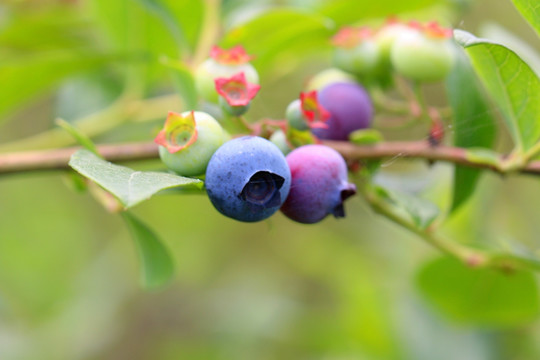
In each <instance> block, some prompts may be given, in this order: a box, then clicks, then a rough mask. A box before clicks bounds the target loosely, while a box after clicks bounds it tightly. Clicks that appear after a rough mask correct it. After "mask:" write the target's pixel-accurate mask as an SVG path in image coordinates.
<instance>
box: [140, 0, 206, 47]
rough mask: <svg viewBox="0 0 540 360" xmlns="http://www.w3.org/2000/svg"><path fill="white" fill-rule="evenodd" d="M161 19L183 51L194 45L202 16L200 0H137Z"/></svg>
mask: <svg viewBox="0 0 540 360" xmlns="http://www.w3.org/2000/svg"><path fill="white" fill-rule="evenodd" d="M137 1H139V2H140V3H142V4H144V5H145V6H146V7H147V8H148V9H150V10H152V11H153V12H154V14H155V15H156V16H157V17H158V18H160V19H161V21H162V22H163V24H164V25H165V26H166V27H167V29H168V30H169V33H170V34H171V35H172V36H173V37H174V39H175V40H176V43H177V44H178V45H179V48H181V49H182V50H183V51H188V50H189V46H190V45H196V43H197V42H196V41H195V40H196V36H197V35H198V32H199V30H200V25H201V23H202V18H203V2H202V1H201V0H137Z"/></svg>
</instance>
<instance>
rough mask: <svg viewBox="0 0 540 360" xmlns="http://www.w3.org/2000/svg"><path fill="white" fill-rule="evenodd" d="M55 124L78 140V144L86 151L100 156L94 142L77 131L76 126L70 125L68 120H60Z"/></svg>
mask: <svg viewBox="0 0 540 360" xmlns="http://www.w3.org/2000/svg"><path fill="white" fill-rule="evenodd" d="M55 123H56V125H58V126H60V127H61V128H62V129H64V130H66V132H67V133H68V134H69V135H71V136H73V138H74V139H75V140H77V142H78V143H79V144H80V145H81V146H83V147H84V148H85V149H86V150H88V151H91V152H92V153H94V154H96V155H98V156H99V153H98V151H97V148H96V145H95V144H94V143H93V142H92V140H90V138H89V137H88V136H86V135H85V134H83V133H81V132H80V131H79V129H77V128H76V127H75V126H73V125H72V124H70V123H68V122H67V121H66V120H64V119H60V118H59V119H56V121H55Z"/></svg>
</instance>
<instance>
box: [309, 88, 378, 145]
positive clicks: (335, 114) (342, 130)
mask: <svg viewBox="0 0 540 360" xmlns="http://www.w3.org/2000/svg"><path fill="white" fill-rule="evenodd" d="M318 100H319V103H320V104H321V105H322V106H323V107H324V108H325V109H326V110H327V111H328V112H329V113H330V118H329V119H328V120H327V121H326V125H327V127H326V128H317V129H311V131H312V132H313V134H315V136H317V137H318V138H321V139H327V140H348V139H349V134H350V133H351V132H353V131H355V130H358V129H365V128H368V127H369V126H370V124H371V120H372V118H373V105H372V103H371V99H370V97H369V95H368V94H367V92H366V90H364V88H363V87H362V86H360V85H358V84H351V83H333V84H330V85H327V86H325V87H324V88H323V89H322V90H320V91H319V94H318Z"/></svg>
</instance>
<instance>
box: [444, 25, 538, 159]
mask: <svg viewBox="0 0 540 360" xmlns="http://www.w3.org/2000/svg"><path fill="white" fill-rule="evenodd" d="M454 37H455V39H456V41H457V42H458V43H459V44H460V45H461V46H463V47H464V48H465V49H466V51H467V53H468V54H469V56H470V58H471V61H472V64H473V66H474V69H475V71H476V73H477V74H478V75H479V77H480V79H481V80H482V82H483V84H484V86H485V88H486V89H487V90H488V92H489V93H490V95H491V96H492V98H493V99H494V100H495V103H496V104H497V105H498V106H499V107H500V109H501V111H502V114H503V116H504V119H505V121H506V125H507V127H508V129H509V131H510V135H511V136H512V139H513V140H514V142H515V144H516V150H518V151H520V152H525V151H527V150H529V149H530V148H532V147H533V146H534V145H535V144H536V142H537V141H538V139H539V137H540V80H539V79H538V77H537V76H536V74H535V73H534V71H533V70H532V69H531V68H530V67H529V65H527V64H526V63H525V62H524V61H523V60H521V58H520V57H519V56H518V55H517V54H516V53H514V52H513V51H512V50H510V49H508V48H506V47H505V46H503V45H500V44H497V43H495V42H491V41H489V40H485V39H479V38H476V37H474V36H473V35H471V34H469V33H467V32H465V31H460V30H456V31H455V32H454Z"/></svg>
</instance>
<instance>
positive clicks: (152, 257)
mask: <svg viewBox="0 0 540 360" xmlns="http://www.w3.org/2000/svg"><path fill="white" fill-rule="evenodd" d="M122 218H123V219H124V221H125V222H126V225H127V227H128V229H129V231H130V233H131V236H132V237H133V240H134V241H135V245H136V247H137V253H138V255H139V259H140V262H141V264H142V271H141V275H142V283H143V286H144V287H146V288H149V289H153V288H156V287H159V286H162V285H164V284H166V283H167V282H168V281H170V280H171V279H172V277H173V275H174V262H173V259H172V257H171V255H170V253H169V251H168V250H167V248H166V247H165V246H164V245H163V243H162V242H161V240H160V239H159V237H158V236H157V235H156V234H155V233H154V232H153V231H152V230H151V229H150V228H149V227H148V226H147V225H145V224H144V223H143V222H141V221H140V220H139V219H137V218H136V217H135V216H133V215H132V214H130V213H129V212H123V213H122Z"/></svg>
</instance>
